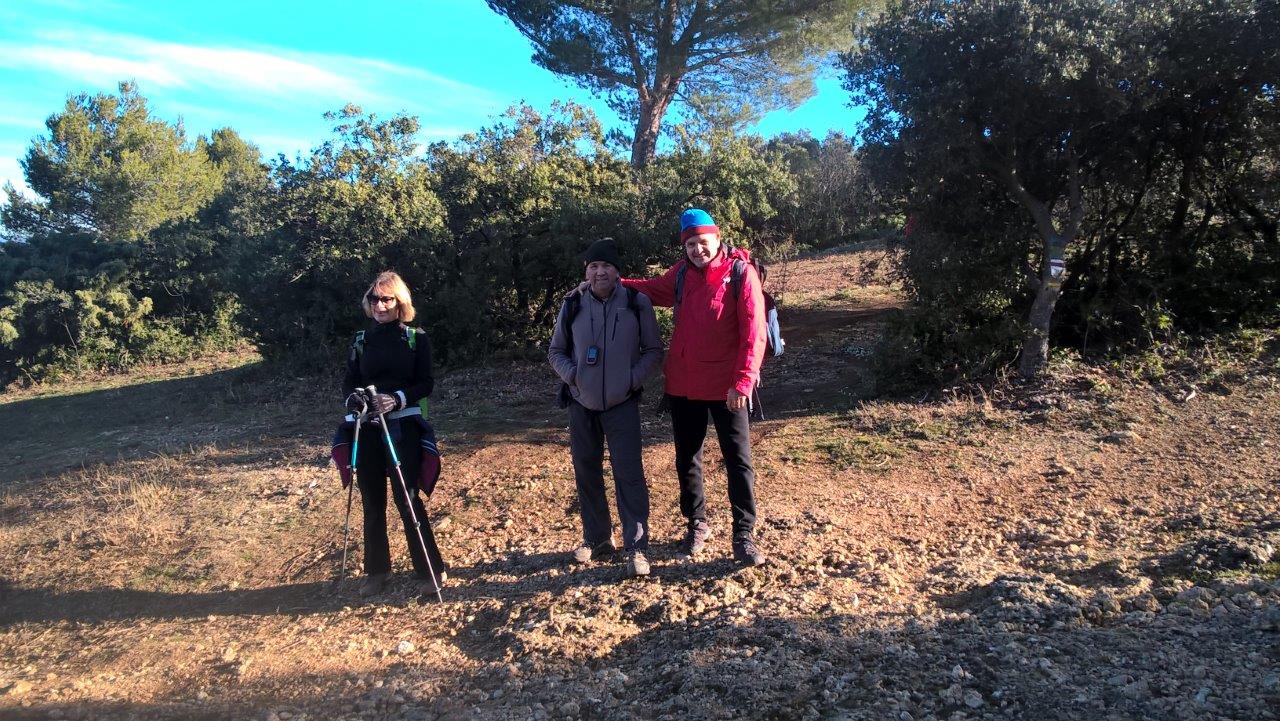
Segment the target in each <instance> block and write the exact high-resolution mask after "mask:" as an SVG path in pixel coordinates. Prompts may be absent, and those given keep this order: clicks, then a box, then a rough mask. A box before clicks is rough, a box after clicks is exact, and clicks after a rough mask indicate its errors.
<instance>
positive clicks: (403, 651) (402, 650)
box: [396, 641, 417, 656]
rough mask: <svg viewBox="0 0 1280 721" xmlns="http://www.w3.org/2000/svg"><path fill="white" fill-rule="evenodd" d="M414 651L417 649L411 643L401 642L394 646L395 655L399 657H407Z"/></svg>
mask: <svg viewBox="0 0 1280 721" xmlns="http://www.w3.org/2000/svg"><path fill="white" fill-rule="evenodd" d="M416 650H417V648H416V647H415V646H414V645H413V641H401V642H400V643H398V644H396V653H398V654H400V655H401V656H407V655H409V654H411V653H413V652H414V651H416Z"/></svg>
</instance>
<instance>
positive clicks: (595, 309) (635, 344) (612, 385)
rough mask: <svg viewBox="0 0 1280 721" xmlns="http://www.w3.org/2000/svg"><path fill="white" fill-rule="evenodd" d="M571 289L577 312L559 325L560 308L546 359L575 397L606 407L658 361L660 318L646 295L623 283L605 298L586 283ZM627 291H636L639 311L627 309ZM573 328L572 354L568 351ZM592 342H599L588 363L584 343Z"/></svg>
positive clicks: (638, 384)
mask: <svg viewBox="0 0 1280 721" xmlns="http://www.w3.org/2000/svg"><path fill="white" fill-rule="evenodd" d="M573 293H576V294H579V295H580V300H579V304H580V305H579V310H578V314H577V315H576V316H575V317H574V318H573V322H572V323H571V324H570V325H571V326H572V327H571V328H564V327H562V326H563V319H564V314H563V312H561V314H560V315H558V316H557V317H556V330H555V333H553V334H552V336H551V344H550V346H549V347H548V348H547V360H548V361H550V362H551V367H552V368H554V369H555V371H556V374H557V375H559V376H560V379H561V380H563V381H564V382H565V383H567V384H568V385H569V393H570V394H571V395H572V396H573V399H574V400H576V401H577V402H578V403H581V404H582V406H583V407H584V408H588V409H590V410H593V411H603V410H608V409H610V408H612V407H614V406H616V405H618V404H619V403H622V402H623V401H625V400H627V399H628V398H630V397H631V395H632V394H633V393H634V392H635V391H638V390H640V388H641V387H642V386H643V385H644V382H645V380H647V379H648V378H649V376H651V375H653V372H654V371H656V370H657V369H658V366H659V365H661V364H662V337H661V336H660V335H659V332H658V318H657V316H655V315H654V313H653V303H652V302H651V301H650V300H649V297H648V296H646V295H645V294H644V293H636V291H632V290H627V289H626V288H624V287H623V286H622V284H621V283H618V284H617V285H616V286H614V289H613V295H611V296H609V297H608V298H607V299H606V300H603V301H602V300H600V299H599V298H596V297H595V295H593V294H592V293H591V291H590V290H589V289H587V288H579V289H578V290H575V291H573ZM628 293H636V298H635V307H636V311H638V313H633V312H631V311H630V310H628V309H627V294H628ZM571 295H572V294H571ZM637 315H639V317H638V318H637ZM571 332H572V333H573V355H572V357H570V355H569V353H568V350H569V342H568V341H569V335H568V334H569V333H571ZM593 345H594V346H596V347H597V348H599V357H598V359H597V360H596V362H595V364H594V365H588V364H587V349H588V348H590V347H591V346H593Z"/></svg>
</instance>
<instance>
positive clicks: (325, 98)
mask: <svg viewBox="0 0 1280 721" xmlns="http://www.w3.org/2000/svg"><path fill="white" fill-rule="evenodd" d="M529 56H530V48H529V45H528V43H527V41H526V40H525V39H524V38H523V37H522V36H521V35H520V34H519V33H517V32H516V31H515V29H514V28H512V27H511V25H510V24H508V23H507V22H506V21H505V20H503V19H502V18H500V17H499V16H497V15H496V14H494V13H493V12H492V11H490V10H489V9H488V7H487V6H486V5H485V4H484V2H483V1H482V0H418V2H378V3H370V4H369V5H368V6H364V7H362V6H360V5H359V4H357V3H350V2H341V3H339V2H319V1H313V2H295V1H292V0H289V1H275V0H257V1H256V2H247V1H244V0H223V1H221V2H217V3H186V2H161V1H159V0H157V1H154V2H114V1H113V0H17V2H16V3H15V2H6V3H0V184H2V183H3V182H5V181H13V182H14V183H15V184H17V185H18V186H19V187H24V184H23V183H22V171H21V168H20V167H19V166H18V160H19V159H20V158H21V157H22V156H23V155H24V154H25V152H26V149H27V148H28V147H29V145H30V143H31V140H32V138H34V137H36V136H37V135H39V134H41V133H42V132H43V130H44V120H45V118H47V117H48V116H49V115H50V114H52V113H54V112H56V111H57V110H59V109H60V108H61V107H62V105H63V103H64V102H65V100H66V97H67V96H68V95H69V94H73V93H76V92H83V91H88V92H100V91H113V90H114V89H115V87H116V84H117V83H118V82H119V81H120V80H135V81H136V82H137V83H138V85H139V88H140V90H141V91H142V93H143V95H145V96H146V97H147V98H148V99H149V100H150V102H151V106H152V109H153V111H154V112H155V113H157V114H158V115H160V116H161V117H164V118H167V119H170V120H176V119H178V118H179V117H181V118H182V120H183V122H184V123H185V127H186V129H187V132H188V134H189V135H191V136H192V137H194V136H196V135H200V134H208V133H209V131H211V130H213V129H214V128H218V127H224V126H229V127H232V128H234V129H236V130H237V131H239V132H240V133H241V134H242V135H244V136H245V137H246V138H248V139H249V140H251V141H252V142H254V143H256V144H257V145H258V146H259V147H261V148H262V150H263V152H264V154H266V155H268V156H272V155H274V154H275V153H278V152H283V153H285V154H286V155H289V156H293V155H294V154H295V153H297V152H299V151H305V150H307V149H309V148H311V147H313V146H315V145H317V144H318V143H319V142H321V141H322V140H323V139H325V138H326V137H328V132H329V123H328V122H327V121H325V120H324V118H323V114H324V112H325V111H328V110H335V109H337V108H340V107H341V106H343V105H344V104H346V103H348V102H354V103H356V104H358V105H360V106H362V107H363V108H364V109H365V110H366V111H372V112H375V113H377V114H379V115H382V116H388V115H391V114H394V113H396V112H408V113H412V114H414V115H417V116H418V117H419V119H420V120H421V123H422V128H423V132H422V139H423V140H424V141H431V140H439V139H450V138H453V137H456V136H458V135H460V134H462V133H464V132H468V131H471V130H475V129H477V128H480V127H482V126H484V125H486V124H488V123H489V122H490V119H491V118H492V117H493V116H495V115H497V114H499V113H501V112H502V111H503V109H505V108H506V107H508V106H509V105H511V104H513V103H516V102H519V101H524V102H527V103H529V104H530V105H532V106H533V107H534V108H537V109H543V108H547V107H549V106H550V104H551V102H552V101H553V100H556V99H563V100H574V101H576V102H580V103H584V104H586V105H589V106H590V107H592V108H593V109H594V110H595V111H596V112H597V113H598V114H599V115H600V117H601V120H602V121H603V122H604V124H605V126H606V127H623V124H622V123H621V122H620V121H619V120H618V118H617V116H616V115H615V114H614V113H613V112H612V111H610V110H609V109H608V108H607V107H606V106H605V105H604V103H603V102H601V101H600V100H598V99H595V98H592V97H591V95H590V94H589V93H587V92H586V91H585V90H582V89H580V88H578V87H577V86H575V85H573V84H571V83H568V82H567V81H565V80H562V79H560V78H558V77H557V76H555V75H553V74H551V73H549V72H547V71H546V70H543V69H542V68H539V67H537V66H535V65H534V64H533V63H532V62H531V61H530V59H529ZM859 116H860V113H859V112H857V111H855V110H854V109H851V108H849V107H848V95H847V94H846V93H845V92H844V91H842V90H841V88H840V84H839V81H838V80H837V79H836V78H834V77H832V78H824V79H821V80H819V92H818V94H817V95H816V96H815V97H814V98H812V99H811V100H809V101H808V102H807V103H805V104H804V105H803V106H801V107H800V108H798V109H796V110H794V111H787V110H779V111H775V112H773V113H771V114H769V115H768V116H766V117H765V118H764V119H763V120H762V121H761V122H760V123H759V124H758V125H757V126H756V127H755V128H753V130H754V131H755V132H758V133H761V134H763V135H766V136H767V135H774V134H776V133H779V132H783V131H787V130H799V129H802V128H807V129H809V130H811V131H812V132H813V133H814V134H815V135H818V136H822V135H825V134H826V132H827V131H828V130H829V129H836V130H840V131H842V132H851V131H852V130H853V129H854V126H855V123H856V121H857V119H858V118H859ZM627 130H628V132H629V129H627Z"/></svg>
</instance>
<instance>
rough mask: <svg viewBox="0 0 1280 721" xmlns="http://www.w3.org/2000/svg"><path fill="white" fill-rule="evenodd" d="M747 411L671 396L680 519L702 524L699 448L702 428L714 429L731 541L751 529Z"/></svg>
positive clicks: (753, 506)
mask: <svg viewBox="0 0 1280 721" xmlns="http://www.w3.org/2000/svg"><path fill="white" fill-rule="evenodd" d="M749 413H750V412H749V411H748V409H747V408H743V409H742V410H740V411H731V410H729V404H728V403H726V402H725V401H695V400H690V399H688V398H683V397H679V396H671V433H672V435H673V436H674V437H675V445H676V475H677V476H678V477H679V478H680V513H682V514H683V515H684V517H685V518H687V519H689V521H691V522H692V521H704V520H706V517H707V516H706V502H707V498H706V493H705V492H704V489H703V478H702V445H703V442H704V441H705V440H706V437H707V422H708V420H710V421H711V422H712V423H714V424H715V427H716V436H717V437H718V438H719V439H720V453H721V455H723V456H724V467H725V473H726V475H728V477H729V505H730V506H731V507H732V508H733V537H734V538H735V539H736V538H739V537H741V536H745V535H750V534H751V533H752V531H753V530H754V529H755V525H756V496H755V480H756V475H755V469H754V468H753V467H752V465H751V428H750V425H749V422H748V416H749Z"/></svg>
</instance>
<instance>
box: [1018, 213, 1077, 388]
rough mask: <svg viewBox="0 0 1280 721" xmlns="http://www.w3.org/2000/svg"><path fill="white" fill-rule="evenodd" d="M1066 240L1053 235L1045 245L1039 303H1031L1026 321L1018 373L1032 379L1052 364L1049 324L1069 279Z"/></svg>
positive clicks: (1038, 290) (1037, 301) (1038, 296)
mask: <svg viewBox="0 0 1280 721" xmlns="http://www.w3.org/2000/svg"><path fill="white" fill-rule="evenodd" d="M1066 250H1067V239H1066V238H1063V237H1062V236H1061V235H1056V234H1055V235H1054V236H1052V237H1051V238H1050V239H1049V240H1047V241H1046V242H1045V244H1044V256H1045V262H1044V267H1043V268H1042V269H1041V271H1040V284H1039V288H1038V289H1037V290H1036V300H1035V302H1034V303H1032V304H1031V313H1030V315H1029V316H1028V318H1027V321H1028V325H1029V326H1030V327H1029V328H1028V330H1027V337H1026V340H1025V341H1023V343H1022V356H1021V358H1020V359H1019V361H1018V373H1019V374H1020V375H1021V376H1022V377H1023V378H1031V377H1033V376H1035V375H1036V374H1038V373H1039V372H1040V371H1041V370H1043V369H1044V366H1045V364H1046V363H1047V362H1048V361H1049V324H1050V321H1052V320H1053V309H1054V307H1055V306H1057V304H1058V297H1059V296H1061V295H1062V281H1063V279H1064V278H1065V277H1066Z"/></svg>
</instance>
